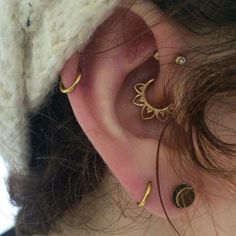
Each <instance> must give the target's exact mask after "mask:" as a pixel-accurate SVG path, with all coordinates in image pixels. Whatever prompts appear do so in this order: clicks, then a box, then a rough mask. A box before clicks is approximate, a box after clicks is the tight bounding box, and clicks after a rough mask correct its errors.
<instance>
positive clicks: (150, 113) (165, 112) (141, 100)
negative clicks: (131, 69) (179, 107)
mask: <svg viewBox="0 0 236 236" xmlns="http://www.w3.org/2000/svg"><path fill="white" fill-rule="evenodd" d="M153 81H154V79H151V80H149V81H148V82H147V83H146V84H145V83H137V84H135V85H134V89H135V91H136V92H137V93H138V95H136V96H135V98H134V99H133V104H134V105H136V106H140V107H142V111H141V117H142V119H143V120H150V119H152V118H153V117H156V118H157V119H158V120H160V121H161V122H166V121H167V120H168V119H169V117H170V115H171V114H173V113H174V104H173V103H171V104H170V105H169V106H167V107H165V108H163V109H158V108H154V107H153V106H152V105H151V104H150V103H149V102H148V101H147V99H146V96H145V92H146V90H147V88H148V86H149V85H150V84H151V83H152V82H153Z"/></svg>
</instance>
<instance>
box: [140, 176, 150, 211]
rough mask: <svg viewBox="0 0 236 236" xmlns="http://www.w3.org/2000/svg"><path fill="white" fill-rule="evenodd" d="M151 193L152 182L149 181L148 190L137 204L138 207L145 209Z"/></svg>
mask: <svg viewBox="0 0 236 236" xmlns="http://www.w3.org/2000/svg"><path fill="white" fill-rule="evenodd" d="M151 191H152V182H151V181H149V182H148V183H147V188H146V191H145V193H144V196H143V199H142V200H141V201H140V202H137V205H138V207H144V206H145V205H146V203H147V200H148V198H149V196H150V194H151Z"/></svg>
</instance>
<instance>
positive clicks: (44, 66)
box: [0, 0, 120, 173]
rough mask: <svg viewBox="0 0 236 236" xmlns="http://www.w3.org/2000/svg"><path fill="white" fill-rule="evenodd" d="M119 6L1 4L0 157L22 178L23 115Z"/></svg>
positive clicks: (46, 0)
mask: <svg viewBox="0 0 236 236" xmlns="http://www.w3.org/2000/svg"><path fill="white" fill-rule="evenodd" d="M119 2H120V0H1V1H0V155H1V156H2V157H3V158H4V160H6V162H7V164H8V167H9V168H10V169H11V168H12V167H14V168H16V170H18V171H21V172H22V173H25V172H27V167H28V164H29V156H30V154H29V148H30V144H29V143H30V142H29V141H30V140H29V135H28V133H29V130H28V129H29V125H28V124H27V122H28V121H27V117H26V115H27V114H28V111H36V110H37V108H38V107H39V106H40V105H41V104H42V103H43V102H45V97H46V96H47V95H48V94H49V93H50V91H52V89H53V85H54V84H55V81H56V78H58V74H59V73H60V70H61V69H62V67H63V65H64V63H65V61H66V60H67V59H69V58H70V57H71V56H72V55H73V54H74V53H75V52H76V51H81V50H82V49H83V48H84V47H85V46H86V44H87V43H88V41H89V39H90V38H91V36H92V34H93V33H94V31H95V29H96V28H97V27H98V26H99V25H100V24H102V23H103V22H104V21H105V20H106V19H107V18H108V17H109V16H110V15H111V14H112V12H113V11H114V9H115V8H116V7H117V6H118V4H119Z"/></svg>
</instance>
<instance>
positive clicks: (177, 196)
mask: <svg viewBox="0 0 236 236" xmlns="http://www.w3.org/2000/svg"><path fill="white" fill-rule="evenodd" d="M194 200H195V193H194V190H193V187H191V186H190V185H188V184H181V185H179V186H177V188H176V190H175V191H174V193H173V201H174V204H175V205H176V207H178V208H186V207H188V206H190V205H191V204H192V203H193V202H194Z"/></svg>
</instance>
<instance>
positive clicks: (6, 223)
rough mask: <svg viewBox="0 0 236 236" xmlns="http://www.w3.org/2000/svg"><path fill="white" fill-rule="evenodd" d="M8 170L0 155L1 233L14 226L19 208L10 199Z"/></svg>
mask: <svg viewBox="0 0 236 236" xmlns="http://www.w3.org/2000/svg"><path fill="white" fill-rule="evenodd" d="M7 176H8V172H7V169H6V166H5V164H4V161H3V159H2V158H1V157H0V235H2V234H3V233H5V232H7V231H8V230H9V229H11V228H12V227H14V216H15V215H16V213H17V208H16V207H14V206H13V205H12V204H11V203H10V201H9V196H8V193H7V188H6V178H7Z"/></svg>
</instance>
